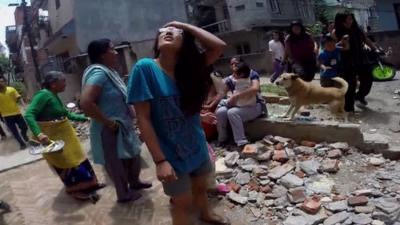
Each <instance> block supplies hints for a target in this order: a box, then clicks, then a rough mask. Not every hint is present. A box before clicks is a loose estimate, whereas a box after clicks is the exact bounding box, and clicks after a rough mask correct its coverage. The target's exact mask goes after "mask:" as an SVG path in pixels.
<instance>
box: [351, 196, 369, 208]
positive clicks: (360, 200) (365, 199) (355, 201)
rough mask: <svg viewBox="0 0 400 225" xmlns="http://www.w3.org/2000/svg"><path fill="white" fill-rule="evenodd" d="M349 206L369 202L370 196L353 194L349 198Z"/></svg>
mask: <svg viewBox="0 0 400 225" xmlns="http://www.w3.org/2000/svg"><path fill="white" fill-rule="evenodd" d="M347 202H348V204H349V206H362V205H367V204H368V197H366V196H362V195H360V196H353V197H350V198H349V199H348V200H347Z"/></svg>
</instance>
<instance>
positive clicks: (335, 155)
mask: <svg viewBox="0 0 400 225" xmlns="http://www.w3.org/2000/svg"><path fill="white" fill-rule="evenodd" d="M342 155H343V154H342V151H340V150H339V149H334V150H331V151H329V152H328V158H331V159H339V158H340V157H342Z"/></svg>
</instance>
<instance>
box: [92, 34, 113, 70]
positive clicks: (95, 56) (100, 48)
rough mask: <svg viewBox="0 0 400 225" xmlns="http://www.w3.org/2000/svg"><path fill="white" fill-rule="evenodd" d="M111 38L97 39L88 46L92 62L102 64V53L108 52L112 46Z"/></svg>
mask: <svg viewBox="0 0 400 225" xmlns="http://www.w3.org/2000/svg"><path fill="white" fill-rule="evenodd" d="M110 43H111V40H110V39H107V38H103V39H97V40H94V41H91V42H90V43H89V46H88V48H87V53H88V55H89V59H90V62H91V63H92V64H94V63H98V64H101V63H102V61H101V55H103V54H104V53H106V52H107V51H108V49H109V48H110Z"/></svg>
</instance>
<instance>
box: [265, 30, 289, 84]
mask: <svg viewBox="0 0 400 225" xmlns="http://www.w3.org/2000/svg"><path fill="white" fill-rule="evenodd" d="M284 43H285V37H284V35H283V33H282V32H280V31H273V32H272V40H271V41H269V42H268V49H269V52H271V56H272V63H273V65H274V73H273V74H272V75H271V79H270V82H271V83H274V82H275V80H276V79H278V77H279V76H280V75H281V74H282V73H283V69H284V68H283V66H282V61H283V57H284V55H285V44H284Z"/></svg>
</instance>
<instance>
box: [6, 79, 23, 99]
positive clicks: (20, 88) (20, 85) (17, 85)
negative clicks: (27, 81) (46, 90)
mask: <svg viewBox="0 0 400 225" xmlns="http://www.w3.org/2000/svg"><path fill="white" fill-rule="evenodd" d="M10 86H11V87H13V88H15V89H16V90H17V91H18V93H19V94H20V95H22V97H23V98H25V97H26V87H25V85H24V83H22V82H19V81H14V82H12V83H11V84H10Z"/></svg>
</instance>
